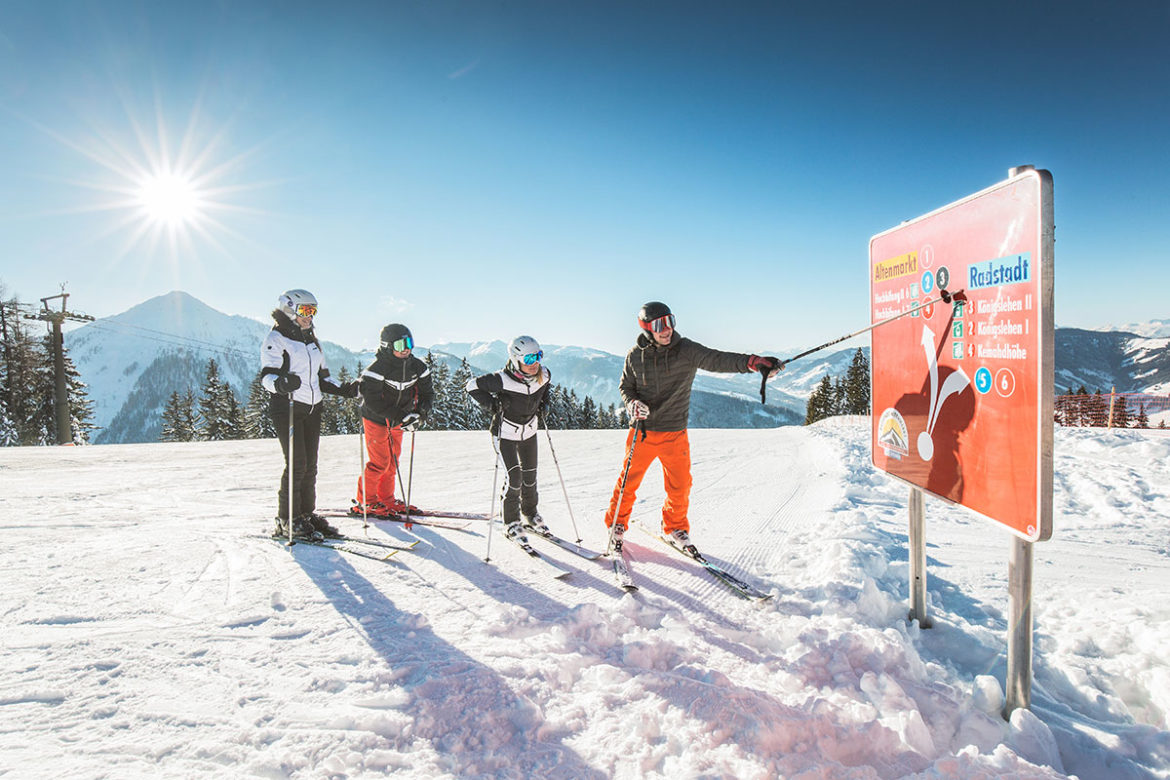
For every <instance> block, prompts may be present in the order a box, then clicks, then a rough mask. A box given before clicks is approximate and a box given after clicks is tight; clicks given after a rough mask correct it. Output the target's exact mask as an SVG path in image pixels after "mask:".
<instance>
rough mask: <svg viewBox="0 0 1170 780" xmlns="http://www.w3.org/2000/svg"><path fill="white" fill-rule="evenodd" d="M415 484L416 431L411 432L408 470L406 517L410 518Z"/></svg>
mask: <svg viewBox="0 0 1170 780" xmlns="http://www.w3.org/2000/svg"><path fill="white" fill-rule="evenodd" d="M412 485H414V431H411V432H410V470H409V471H407V472H406V519H407V520H409V519H410V507H411V504H410V489H411V486H412Z"/></svg>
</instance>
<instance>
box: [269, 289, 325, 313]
mask: <svg viewBox="0 0 1170 780" xmlns="http://www.w3.org/2000/svg"><path fill="white" fill-rule="evenodd" d="M276 305H277V306H279V307H280V310H281V311H282V312H284V313H285V314H287V315H288V316H289V318H295V317H296V316H297V309H298V308H300V307H301V306H312V307H313V314H307V315H301V316H308V317H312V316H313V315H315V314H316V313H317V299H316V298H315V297H313V293H311V292H309V291H308V290H289V291H287V292H284V293H281V294H280V297H279V298H277V299H276Z"/></svg>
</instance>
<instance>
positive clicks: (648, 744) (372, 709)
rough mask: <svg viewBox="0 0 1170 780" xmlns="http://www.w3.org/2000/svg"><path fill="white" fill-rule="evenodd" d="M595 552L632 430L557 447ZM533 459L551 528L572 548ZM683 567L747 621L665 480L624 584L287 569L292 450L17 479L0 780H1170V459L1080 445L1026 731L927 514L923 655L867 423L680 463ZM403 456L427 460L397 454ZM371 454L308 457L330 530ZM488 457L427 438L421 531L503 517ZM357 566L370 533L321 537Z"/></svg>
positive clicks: (487, 452) (450, 570) (481, 564)
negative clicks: (283, 525) (434, 524)
mask: <svg viewBox="0 0 1170 780" xmlns="http://www.w3.org/2000/svg"><path fill="white" fill-rule="evenodd" d="M553 436H554V439H553V443H554V444H555V446H556V454H557V456H558V458H559V461H560V465H561V469H562V471H563V474H564V479H565V483H566V488H567V491H568V495H569V498H570V500H571V502H572V510H573V518H574V519H575V524H576V528H577V531H579V533H580V536H581V537H582V538H583V543H584V544H585V545H587V546H590V547H592V548H594V549H601V548H602V547H603V546H604V541H605V537H604V529H603V524H602V522H601V516H602V512H603V509H604V506H605V503H606V501H607V499H608V495H609V491H610V490H611V489H612V486H613V484H614V481H615V479H616V477H617V473H618V469H619V466H620V463H621V461H622V455H623V433H622V432H620V431H579V432H554V433H553ZM547 445H548V440H547V439H546V438H545V437H544V436H543V435H542V437H541V446H542V452H541V458H542V462H541V472H540V487H541V496H542V500H541V508H542V512H543V514H544V517H545V519H546V520H547V521H548V522H549V524H550V525H551V526H552V527H553V529H554V531H557V532H559V533H560V534H561V535H563V536H566V537H569V538H574V539H575V538H576V533H575V532H574V523H573V519H571V518H570V514H569V512H568V511H567V510H566V506H565V502H564V499H563V497H562V493H561V486H560V483H559V482H558V480H557V470H556V468H555V466H554V463H553V460H552V458H551V457H550V453H549V450H548V448H547ZM691 445H692V457H693V461H694V480H695V488H694V492H693V495H692V503H691V523H692V534H693V538H694V540H695V541H696V543H697V544H698V545H699V547H700V549H702V550H704V551H706V552H707V553H708V555H709V557H710V558H712V559H713V560H714V561H716V562H718V563H720V564H721V565H724V566H726V567H727V568H729V569H731V570H733V571H735V572H737V573H740V574H741V575H742V576H743V577H745V578H746V579H748V580H749V581H751V582H752V583H754V584H756V585H757V586H759V587H761V588H763V589H765V590H767V591H768V592H770V593H772V594H773V597H772V598H771V599H770V600H768V601H766V602H762V603H761V602H748V601H744V600H742V599H740V598H738V597H737V596H736V595H735V594H734V593H733V592H731V591H730V590H728V589H727V588H725V587H724V586H722V585H720V584H719V583H718V582H717V581H716V580H714V579H713V578H712V577H710V576H709V575H708V574H707V573H706V572H704V571H703V570H702V569H701V568H700V567H699V566H697V565H696V564H694V563H693V562H690V561H687V560H685V559H683V558H682V557H680V556H678V555H677V554H676V553H674V552H673V551H671V550H670V549H668V548H667V547H666V546H665V545H663V544H662V543H661V542H660V541H658V540H657V539H656V534H655V532H656V530H657V524H658V520H659V514H658V508H659V506H660V504H661V499H662V495H663V493H662V489H661V480H660V478H659V476H658V471H657V468H656V467H655V468H653V469H652V470H651V472H650V474H649V475H648V476H647V479H646V482H645V483H644V484H643V486H642V489H641V491H640V493H639V502H638V504H637V506H636V508H635V513H634V520H635V527H634V529H633V530H632V531H631V533H630V534H629V536H628V539H629V541H628V549H629V550H630V551H631V553H632V558H633V567H634V571H635V576H636V577H637V579H638V582H639V583H640V584H641V590H640V591H638V592H637V593H636V594H626V593H624V592H622V591H620V590H619V589H618V588H617V587H616V585H615V583H614V580H613V576H612V574H611V572H610V571H609V569H608V567H607V565H606V562H605V560H604V559H603V560H601V561H596V562H594V561H588V560H585V559H583V558H579V557H577V556H575V555H572V554H571V553H569V552H566V551H563V550H561V549H559V548H557V547H553V546H551V545H548V544H546V543H543V542H536V544H537V546H538V548H539V549H540V550H541V552H542V553H543V554H545V555H547V557H549V558H551V559H553V560H555V561H556V562H558V563H559V564H560V565H561V566H563V567H565V568H568V569H570V570H571V572H572V573H571V574H570V576H568V577H567V578H565V579H563V580H554V579H551V578H549V577H548V576H547V575H546V574H545V573H543V572H542V571H541V570H539V569H538V568H536V567H535V566H534V565H533V563H532V562H530V561H529V560H528V559H527V558H526V556H525V555H524V554H523V553H522V552H521V551H520V550H519V549H518V548H516V547H514V546H512V545H511V544H510V543H509V542H507V541H506V540H504V539H503V537H502V535H501V534H500V533H499V529H498V528H497V529H496V530H495V531H494V532H493V533H492V537H491V551H490V556H491V562H490V563H486V562H485V561H484V557H485V555H486V554H487V552H488V551H487V544H488V526H487V524H486V523H484V522H476V523H474V524H473V525H472V526H471V527H470V529H469V530H467V531H451V530H437V529H431V528H424V527H421V526H416V527H415V529H414V531H413V532H409V531H407V530H406V529H404V528H403V527H402V526H400V525H397V524H392V523H380V524H377V525H375V526H373V527H371V528H370V529H369V531H368V533H369V535H370V536H371V537H374V538H380V539H398V540H409V539H414V538H417V539H420V540H421V543H420V544H419V545H418V546H417V548H416V549H415V551H413V552H403V553H399V554H398V555H396V556H395V557H394V558H392V559H391V560H390V561H389V562H380V561H374V560H368V559H365V558H359V557H355V556H351V555H347V554H345V553H340V552H335V551H332V550H327V549H321V548H317V547H311V546H307V545H297V546H294V547H292V548H286V547H284V546H283V545H281V544H279V543H277V542H274V541H272V540H271V539H269V538H267V535H268V533H269V531H270V529H271V517H272V515H273V513H274V505H275V488H276V483H277V480H278V478H279V475H280V471H281V458H280V451H279V447H278V446H277V444H276V442H275V441H272V440H267V441H249V442H221V443H198V444H144V445H115V446H105V447H85V448H25V449H14V448H9V449H3V450H0V483H2V485H3V490H2V491H0V527H2V528H3V530H4V538H5V543H4V545H3V546H2V547H0V570H2V571H3V572H4V581H3V593H4V599H3V607H2V610H0V614H2V624H0V628H2V634H0V642H3V659H4V663H3V674H2V677H0V776H4V777H11V778H26V777H28V778H34V777H35V778H44V777H63V778H65V777H67V778H74V777H86V778H97V777H108V778H127V777H152V778H154V777H225V778H227V777H266V778H279V777H298V778H319V777H337V778H342V777H344V778H358V777H381V776H385V775H388V774H389V775H394V776H401V777H418V778H436V777H460V778H463V777H502V778H505V777H541V778H602V777H661V778H671V779H672V780H675V779H677V778H697V777H703V778H712V777H734V778H772V777H786V778H805V779H812V778H825V779H826V780H828V778H833V779H834V780H836V779H838V778H867V779H868V778H897V777H905V776H913V777H923V778H942V777H948V778H949V777H957V778H986V777H1001V776H1012V777H1035V778H1048V777H1064V776H1066V775H1076V776H1078V777H1082V778H1165V777H1170V720H1168V718H1170V664H1168V663H1167V660H1166V659H1167V654H1168V651H1167V648H1168V647H1170V576H1167V575H1168V573H1170V499H1168V497H1167V493H1168V491H1170V466H1168V465H1167V464H1168V463H1170V438H1168V437H1167V436H1166V435H1165V434H1164V433H1162V432H1158V431H1120V432H1108V431H1100V430H1095V431H1094V430H1060V431H1058V432H1057V436H1056V456H1055V464H1056V478H1055V492H1056V495H1055V506H1056V516H1055V533H1054V536H1053V539H1052V540H1051V541H1049V542H1045V543H1040V544H1037V545H1035V548H1034V554H1035V567H1036V568H1035V583H1034V594H1035V598H1034V609H1035V618H1036V633H1035V661H1034V675H1035V679H1034V684H1033V688H1032V708H1031V710H1018V711H1016V713H1015V714H1014V715H1013V717H1012V718H1011V720H1010V722H1005V721H1004V720H1003V719H1002V717H1001V715H1000V710H1001V708H1002V706H1003V698H1004V694H1003V680H1004V672H1005V656H1006V642H1007V633H1008V625H1007V583H1006V579H1007V571H1008V566H1007V558H1008V552H1009V549H1010V547H1011V541H1012V540H1011V537H1010V536H1009V535H1008V533H1007V532H1006V531H1003V530H1001V529H1000V528H998V527H996V526H995V525H994V524H993V523H991V522H990V521H987V520H985V519H981V518H977V517H974V516H971V515H970V514H969V513H967V512H966V511H965V510H963V509H961V508H957V507H952V506H949V505H947V504H944V503H942V502H940V501H935V500H932V499H928V500H927V543H928V588H929V609H930V615H931V618H932V619H933V622H934V626H933V628H930V629H925V630H924V629H920V627H919V626H918V624H917V623H907V621H906V614H907V599H908V584H907V579H908V564H907V544H906V541H907V540H906V499H907V488H906V487H905V486H904V485H902V484H901V483H898V482H896V481H894V480H891V479H889V478H887V477H886V476H884V475H883V474H881V473H879V472H877V471H875V470H874V469H873V467H872V466H871V465H870V463H869V428H868V424H867V422H866V421H864V420H851V421H827V422H825V423H821V424H819V425H817V426H812V427H809V428H781V429H773V430H737V431H720V430H696V431H692V432H691ZM408 451H409V448H408ZM360 457H361V455H360V452H359V442H358V439H357V438H356V437H334V438H327V439H325V440H323V442H322V448H321V476H320V479H319V488H320V489H319V501H318V503H319V507H320V508H328V507H344V506H346V505H348V503H349V499H350V497H351V496H352V493H353V489H354V485H355V480H356V476H357V472H358V466H359V462H360ZM492 480H493V470H492V450H491V445H490V441H489V438H488V436H487V434H486V433H457V432H451V433H433V432H432V433H427V432H424V433H420V434H418V435H417V438H416V441H415V457H414V476H413V485H412V500H413V502H414V503H416V504H420V505H423V506H425V507H431V508H446V509H458V510H465V511H487V510H488V509H489V507H490V504H491V492H492ZM335 522H337V523H338V524H340V525H341V526H343V528H344V529H345V530H346V531H348V532H350V533H352V534H354V535H361V534H363V533H364V532H363V530H362V527H361V521H360V520H349V519H342V520H337V521H335Z"/></svg>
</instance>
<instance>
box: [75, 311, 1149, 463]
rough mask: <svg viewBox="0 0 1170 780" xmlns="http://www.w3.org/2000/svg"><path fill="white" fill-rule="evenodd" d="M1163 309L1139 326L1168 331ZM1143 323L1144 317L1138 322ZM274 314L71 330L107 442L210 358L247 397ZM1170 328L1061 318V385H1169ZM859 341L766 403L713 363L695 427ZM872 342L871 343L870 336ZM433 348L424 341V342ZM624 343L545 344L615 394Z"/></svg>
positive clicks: (464, 350) (746, 378)
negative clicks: (1095, 325)
mask: <svg viewBox="0 0 1170 780" xmlns="http://www.w3.org/2000/svg"><path fill="white" fill-rule="evenodd" d="M1162 324H1166V325H1170V321H1155V322H1153V323H1150V324H1149V326H1148V327H1147V326H1141V327H1142V328H1143V329H1144V332H1150V333H1160V331H1159V330H1158V328H1159V327H1161V326H1162ZM1133 327H1134V328H1135V329H1138V327H1139V326H1133ZM270 328H271V325H270V324H267V323H264V322H260V321H257V320H253V319H249V318H247V317H240V316H236V315H228V314H223V313H222V312H219V311H216V310H215V309H213V308H211V307H210V306H208V305H207V304H205V303H203V302H202V301H200V300H198V299H196V298H194V297H192V296H190V295H188V294H186V293H183V292H172V293H168V294H167V295H161V296H159V297H157V298H152V299H150V300H148V301H145V302H143V303H141V304H139V305H137V306H135V307H133V308H132V309H129V310H128V311H125V312H123V313H121V314H118V315H115V316H113V317H107V318H104V319H101V320H98V321H96V322H93V323H90V324H88V325H86V326H84V327H82V328H78V329H77V330H74V331H71V332H70V333H68V334H66V343H67V345H68V348H69V354H70V357H71V358H72V359H73V362H74V364H75V365H76V366H77V369H78V370H79V371H80V372H81V376H82V379H83V380H84V381H85V382H86V383H87V384H88V385H89V394H90V398H91V399H92V400H93V402H94V423H95V424H96V425H97V426H98V427H99V428H100V430H99V431H98V432H97V435H96V436H95V438H94V440H95V441H96V442H97V443H99V444H112V443H121V442H142V441H157V440H158V436H159V432H160V430H161V413H162V408H163V405H164V404H165V403H166V400H167V398H168V397H169V396H170V394H171V393H172V392H174V391H175V390H178V391H180V392H186V390H187V389H188V388H191V389H194V390H195V391H196V393H198V391H199V388H200V387H202V384H203V380H204V376H205V373H206V370H207V361H208V359H209V358H215V360H216V362H217V363H218V364H219V367H220V373H221V376H222V378H223V379H225V380H226V381H228V382H229V383H230V384H231V386H232V388H233V390H235V392H236V396H237V398H239V400H240V401H241V402H243V401H244V400H246V395H247V391H248V386H249V384H250V383H251V381H252V377H253V376H255V374H256V371H257V370H258V366H259V354H260V342H261V341H262V340H263V339H264V336H265V334H267V332H268V331H269V329H270ZM1168 343H1170V338H1166V337H1165V336H1164V334H1162V335H1159V336H1158V337H1143V336H1140V335H1137V334H1135V333H1132V332H1120V331H1090V330H1079V329H1075V328H1058V329H1057V331H1056V387H1057V391H1058V392H1063V391H1064V390H1065V389H1066V388H1067V387H1073V388H1074V389H1075V388H1077V387H1078V386H1080V385H1081V384H1084V385H1085V386H1086V387H1087V388H1088V389H1089V390H1094V389H1096V388H1101V389H1103V390H1106V391H1107V390H1108V389H1109V388H1110V387H1114V386H1115V387H1117V389H1118V391H1119V392H1122V391H1145V392H1159V393H1160V392H1170V354H1168V353H1170V351H1168V350H1167V344H1168ZM322 346H323V347H324V349H325V356H326V360H327V361H328V364H329V366H330V368H331V370H332V372H333V374H334V375H335V376H336V375H337V374H338V373H339V372H340V370H341V368H342V367H343V366H345V367H347V368H348V370H349V372H350V373H351V374H352V373H354V372H355V371H356V370H358V368H359V367H360V366H364V365H366V364H367V363H369V361H370V360H371V359H372V357H373V355H372V354H370V353H369V352H354V351H352V350H348V349H346V348H345V347H342V346H340V345H338V344H334V343H331V342H322ZM856 349H857V348H856V346H854V347H848V348H845V349H840V350H836V351H832V350H826V351H825V352H824V353H823V354H820V353H818V354H817V355H814V356H810V357H808V358H805V359H803V360H801V361H800V362H799V363H795V364H793V365H792V366H791V367H790V368H788V369H786V370H785V371H784V372H783V373H782V374H781V375H780V376H778V377H777V378H776V379H774V380H773V381H772V382H771V383H770V384H769V385H768V403H767V405H766V406H765V405H761V404H760V403H759V384H760V382H759V377H758V376H757V375H754V374H706V373H702V372H701V373H700V374H699V376H698V377H697V378H696V380H695V385H694V393H693V396H692V408H691V425H692V427H696V428H768V427H776V426H778V425H792V424H799V423H800V422H802V421H803V420H804V414H805V405H806V403H807V399H808V396H809V394H810V393H811V392H812V391H813V389H814V388H815V387H816V385H817V384H818V383H819V382H820V381H821V378H822V377H823V376H825V375H826V374H829V375H830V376H834V377H836V376H840V375H843V374H844V373H845V370H846V368H847V367H848V365H849V363H850V361H851V360H852V357H853V353H854V352H855V351H856ZM865 349H866V351H867V352H868V348H865ZM430 350H431V352H432V353H433V354H434V355H435V357H436V358H437V359H439V360H442V361H444V362H446V363H447V364H448V365H449V366H451V367H452V369H454V368H455V367H456V366H458V364H459V362H460V361H461V360H462V359H464V358H466V359H467V362H468V364H469V365H470V366H471V368H472V370H473V371H475V372H476V373H486V372H488V371H495V370H497V369H499V368H500V367H501V366H503V365H504V363H505V362H506V360H507V345H506V344H505V343H504V342H502V341H490V342H473V343H440V344H435V345H432V346H431V347H430ZM415 351H416V354H419V355H423V354H425V352H426V348H425V347H419V348H416V350H415ZM623 360H624V356H623V355H613V354H610V353H608V352H603V351H601V350H597V349H591V348H588V347H578V346H557V345H552V344H547V345H545V363H546V365H548V366H549V368H550V370H551V371H552V372H553V381H554V382H556V383H558V384H560V385H562V386H564V387H566V388H567V389H571V390H573V391H575V392H576V394H577V395H578V397H582V398H583V397H584V396H587V395H588V396H590V397H592V398H593V399H594V400H595V401H596V402H598V403H600V404H602V405H605V406H608V405H609V404H611V403H620V398H619V395H618V388H617V385H618V380H619V379H620V378H621V371H622V362H623Z"/></svg>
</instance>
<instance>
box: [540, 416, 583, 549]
mask: <svg viewBox="0 0 1170 780" xmlns="http://www.w3.org/2000/svg"><path fill="white" fill-rule="evenodd" d="M540 422H541V424H542V425H544V433H545V435H546V436H548V449H549V451H550V452H552V458H553V463H554V464H555V465H556V467H557V479H559V480H560V481H561V492H562V493H564V494H565V506H567V507H568V508H569V520H570V522H572V523H573V533H575V534H577V544H580V543H581V533H580V532H579V531H578V530H577V520H576V518H574V517H573V505H572V504H570V503H569V490H568V488H566V487H565V477H564V475H563V474H561V464H560V461H558V460H557V449H556V447H554V446H553V441H552V434H551V433H549V430H548V421H546V420H545V419H544V417H543V416H541V417H540Z"/></svg>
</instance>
